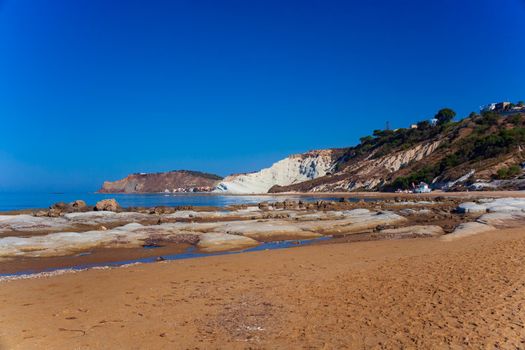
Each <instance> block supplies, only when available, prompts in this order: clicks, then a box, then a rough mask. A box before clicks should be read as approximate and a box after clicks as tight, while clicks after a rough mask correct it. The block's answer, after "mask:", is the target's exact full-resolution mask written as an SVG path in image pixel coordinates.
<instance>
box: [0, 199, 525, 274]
mask: <svg viewBox="0 0 525 350" xmlns="http://www.w3.org/2000/svg"><path fill="white" fill-rule="evenodd" d="M500 194H503V193H500ZM505 194H506V195H508V194H509V193H505ZM483 197H484V198H486V196H483ZM493 198H494V197H493ZM295 199H296V200H297V198H295ZM334 199H337V198H334ZM377 199H378V200H377V201H364V202H363V201H339V200H335V201H318V202H315V201H314V202H301V201H290V200H288V199H286V200H285V201H283V202H272V203H270V204H268V203H267V202H261V203H259V204H258V205H254V204H252V205H234V206H229V207H227V208H216V207H206V208H205V207H196V208H195V209H193V208H192V207H191V206H188V207H184V208H167V207H153V208H148V207H144V208H137V207H135V208H132V209H124V210H119V209H118V207H117V211H116V212H113V211H91V210H92V209H90V208H89V207H85V208H84V209H83V210H82V211H78V210H77V209H75V208H72V207H67V206H66V207H64V209H62V210H64V211H62V212H60V211H58V212H57V211H56V210H57V209H52V210H55V211H54V212H53V213H52V214H53V216H51V215H43V216H42V215H40V214H38V215H37V214H35V215H27V213H26V214H20V215H4V216H1V217H0V260H1V261H2V264H1V266H0V275H4V276H7V275H13V274H21V273H38V272H42V271H49V270H56V269H67V268H74V269H76V268H83V267H85V266H88V267H89V266H112V265H121V264H127V263H133V262H153V261H155V260H172V259H181V258H191V257H198V256H201V255H217V254H232V253H239V252H240V253H242V252H246V251H248V252H249V251H253V250H264V249H276V248H281V247H283V246H287V245H289V246H291V245H292V244H296V245H303V244H310V243H312V244H325V243H334V244H335V243H338V242H347V243H348V242H353V243H355V242H360V241H374V240H403V239H407V238H431V237H441V236H443V237H444V238H446V239H451V240H454V239H456V238H459V237H462V236H464V235H470V234H476V233H479V232H483V231H488V230H493V229H497V228H499V229H501V228H506V227H515V226H516V225H518V226H519V225H522V224H523V222H525V214H520V215H516V214H513V215H511V214H509V213H518V212H520V213H521V212H523V211H525V200H524V199H520V198H515V199H511V198H508V197H505V198H502V199H501V198H500V199H493V200H489V201H480V202H479V203H481V204H476V203H468V202H467V203H464V204H465V212H463V213H461V212H459V211H458V208H459V207H460V206H461V205H463V204H462V202H465V201H470V200H472V198H471V197H468V198H465V197H464V193H455V196H452V197H444V196H439V195H438V194H436V196H435V197H429V196H421V195H416V196H410V198H399V197H398V196H396V197H395V198H383V197H381V198H377ZM197 208H198V210H197ZM488 208H494V210H496V213H492V214H487V215H483V214H484V213H487V211H488ZM474 210H475V211H474ZM490 210H491V211H493V209H490ZM469 211H474V212H469ZM44 214H46V213H44ZM48 214H51V210H50V212H49V213H48ZM509 215H510V216H509ZM484 218H486V219H484ZM487 220H488V221H487ZM319 241H322V242H319Z"/></svg>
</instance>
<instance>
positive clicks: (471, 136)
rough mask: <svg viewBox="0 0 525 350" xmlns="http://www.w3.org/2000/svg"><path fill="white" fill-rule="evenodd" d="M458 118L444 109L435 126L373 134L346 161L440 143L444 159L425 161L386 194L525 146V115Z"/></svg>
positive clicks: (512, 170)
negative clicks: (436, 141)
mask: <svg viewBox="0 0 525 350" xmlns="http://www.w3.org/2000/svg"><path fill="white" fill-rule="evenodd" d="M520 103H521V102H518V104H517V105H520ZM455 116H456V113H455V112H454V111H453V110H452V109H450V108H443V109H441V110H439V111H438V112H437V113H436V114H435V116H434V119H435V123H434V124H432V123H430V122H429V121H426V120H424V121H420V122H419V123H417V124H416V125H417V127H416V128H410V129H408V128H406V129H397V130H374V132H373V134H372V135H369V136H365V137H362V138H361V139H360V141H361V143H360V144H359V145H357V146H356V147H353V148H350V149H349V150H348V151H347V152H346V154H345V156H344V159H346V160H350V159H353V158H355V157H366V156H368V155H371V157H372V158H379V157H382V156H385V155H388V154H390V153H392V152H396V151H402V150H406V149H409V148H411V147H413V146H415V145H417V144H419V143H423V142H425V143H428V142H431V141H433V140H438V139H439V140H441V145H440V152H441V153H443V154H444V156H442V157H440V159H438V160H437V161H434V162H430V163H429V162H425V161H423V162H420V163H421V164H420V165H419V166H418V164H416V165H415V166H413V167H412V171H411V172H410V173H409V174H408V175H405V176H398V177H396V178H395V179H394V180H393V181H392V182H391V183H390V184H386V185H385V186H384V187H383V189H384V190H395V189H398V188H402V189H407V188H410V187H411V185H412V183H419V182H421V181H424V182H427V183H431V182H432V181H433V180H434V179H436V178H437V177H438V176H441V175H443V174H444V173H446V172H447V171H449V170H451V169H454V168H456V167H459V166H466V165H468V164H472V163H475V162H480V161H484V160H487V159H491V158H497V157H500V156H502V155H505V154H508V153H509V152H512V151H514V150H516V149H517V148H518V147H519V146H520V145H522V144H523V145H525V115H524V114H523V113H517V114H515V115H510V116H505V117H504V116H501V115H500V114H498V113H496V112H487V113H483V114H482V115H479V114H477V113H474V112H473V113H471V114H470V115H469V116H468V117H467V118H465V119H463V120H460V121H457V122H454V121H453V118H454V117H455ZM343 163H344V162H343ZM516 169H518V170H519V171H517V170H516ZM520 171H521V170H520V169H519V167H518V166H511V167H509V168H508V169H507V168H505V170H502V171H501V173H498V174H497V177H498V178H511V177H514V176H516V175H518V174H519V173H520Z"/></svg>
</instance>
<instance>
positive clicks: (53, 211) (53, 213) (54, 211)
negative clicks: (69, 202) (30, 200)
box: [47, 208, 62, 218]
mask: <svg viewBox="0 0 525 350" xmlns="http://www.w3.org/2000/svg"><path fill="white" fill-rule="evenodd" d="M61 214H62V210H60V209H55V208H53V209H49V211H48V212H47V216H49V217H51V218H57V217H59V216H60V215H61Z"/></svg>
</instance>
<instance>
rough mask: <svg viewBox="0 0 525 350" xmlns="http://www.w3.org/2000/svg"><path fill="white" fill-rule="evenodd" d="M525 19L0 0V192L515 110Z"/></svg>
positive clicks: (257, 158) (222, 160)
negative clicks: (445, 111)
mask: <svg viewBox="0 0 525 350" xmlns="http://www.w3.org/2000/svg"><path fill="white" fill-rule="evenodd" d="M523 18H525V2H524V1H522V0H498V1H495V0H492V1H488V0H462V1H457V0H439V1H438V0H435V1H403V0H400V1H386V0H385V1H374V0H372V1H305V0H301V1H282V0H280V1H272V0H263V1H257V0H254V1H244V0H239V1H227V0H224V1H198V0H188V1H175V0H174V1H154V0H152V1H131V0H126V1H106V0H75V1H70V0H54V1H46V0H38V1H31V0H16V1H15V0H0V190H2V191H19V190H32V191H37V190H41V191H58V190H61V191H71V190H96V189H97V188H98V186H99V185H100V183H101V182H102V181H103V180H106V179H112V180H114V179H117V178H120V177H123V176H125V175H126V174H128V173H131V172H139V171H146V172H153V171H165V170H171V169H195V170H201V171H208V172H213V173H217V174H220V175H227V174H229V173H233V172H244V171H253V170H257V169H259V168H261V167H265V166H268V165H270V164H271V163H272V162H274V161H276V160H278V159H280V158H282V157H284V156H286V155H288V154H290V153H297V152H304V151H307V150H309V149H317V148H329V147H344V146H349V145H353V144H355V143H356V142H357V141H358V139H359V137H360V136H363V135H367V134H370V133H371V131H372V130H373V129H378V128H383V127H384V125H385V122H386V121H387V120H388V121H390V123H391V125H392V127H403V126H406V125H408V124H410V123H412V122H416V121H418V120H422V119H425V118H428V117H431V116H432V115H433V114H434V112H435V111H436V110H438V109H439V108H442V107H445V106H447V107H451V108H453V109H455V110H456V111H457V112H458V115H460V116H465V115H466V114H468V113H469V112H470V111H475V110H477V109H478V107H479V105H481V104H485V103H488V102H492V101H499V100H511V101H516V100H523V99H525V26H524V25H523Z"/></svg>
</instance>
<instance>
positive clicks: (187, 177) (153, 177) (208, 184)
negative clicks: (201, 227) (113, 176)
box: [99, 170, 222, 193]
mask: <svg viewBox="0 0 525 350" xmlns="http://www.w3.org/2000/svg"><path fill="white" fill-rule="evenodd" d="M221 179H222V178H221V177H220V176H217V175H213V174H206V173H201V172H198V171H189V170H177V171H169V172H165V173H149V174H146V173H140V174H132V175H128V176H127V177H126V178H124V179H121V180H117V181H114V182H110V181H106V182H104V184H103V185H102V188H101V189H100V190H99V192H100V193H158V192H208V191H211V190H212V189H213V188H214V187H215V186H216V185H217V184H218V182H219V181H220V180H221Z"/></svg>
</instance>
